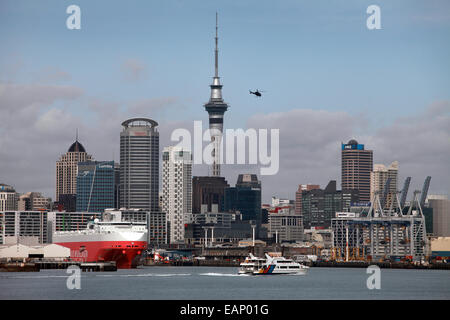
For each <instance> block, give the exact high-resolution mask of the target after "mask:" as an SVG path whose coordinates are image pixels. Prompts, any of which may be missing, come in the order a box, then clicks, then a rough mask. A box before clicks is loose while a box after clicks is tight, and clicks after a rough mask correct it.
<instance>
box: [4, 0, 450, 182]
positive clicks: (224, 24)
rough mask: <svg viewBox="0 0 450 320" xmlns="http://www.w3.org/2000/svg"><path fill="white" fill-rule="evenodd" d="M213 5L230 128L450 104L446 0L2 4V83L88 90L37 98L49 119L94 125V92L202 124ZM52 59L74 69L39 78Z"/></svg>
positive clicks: (372, 121)
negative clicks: (303, 115)
mask: <svg viewBox="0 0 450 320" xmlns="http://www.w3.org/2000/svg"><path fill="white" fill-rule="evenodd" d="M71 4H76V5H78V6H80V8H81V30H68V29H67V28H66V19H67V17H68V14H66V8H67V7H68V6H69V5H71ZM372 4H376V5H379V6H380V8H381V26H382V29H381V30H368V29H367V27H366V19H367V17H368V14H367V13H366V9H367V7H368V6H369V5H372ZM216 11H217V12H218V13H219V50H220V57H219V59H220V62H219V73H220V76H221V80H222V84H223V85H224V88H223V94H224V98H225V100H226V101H227V102H228V103H229V104H230V106H231V108H230V109H229V111H228V112H227V113H226V116H225V127H228V128H238V127H246V126H247V125H248V121H249V119H250V118H251V117H252V116H254V115H255V114H270V113H276V112H289V111H290V110H293V109H312V110H324V111H327V112H344V113H346V114H348V115H350V116H352V117H355V118H357V119H361V121H362V123H363V124H364V128H355V129H354V131H352V132H353V133H354V134H356V133H358V132H361V134H364V135H370V134H371V133H373V132H375V131H376V130H380V129H381V128H383V127H384V126H388V125H392V124H393V123H394V122H395V119H399V118H402V117H405V116H417V117H419V116H420V114H421V113H422V112H424V110H425V109H426V108H427V106H429V105H431V104H433V103H435V102H436V101H448V100H450V90H449V88H450V59H449V58H448V57H450V42H449V41H448V39H449V38H450V37H449V36H450V2H448V1H373V0H371V1H360V0H358V1H357V0H354V1H344V0H341V1H276V2H275V1H261V0H259V1H206V0H204V1H200V0H198V1H173V0H169V1H126V2H125V1H80V0H79V1H75V0H71V1H60V0H58V1H56V0H52V1H50V0H48V1H45V0H44V1H23V0H15V1H9V0H3V1H2V2H1V3H0V38H1V39H2V50H0V82H2V83H14V84H27V85H30V84H31V85H32V84H42V83H44V82H45V83H48V84H51V85H58V86H59V85H63V86H73V87H77V88H80V89H81V90H82V96H81V97H79V98H78V99H71V100H70V101H67V100H61V99H55V100H54V101H52V102H51V103H49V104H47V105H44V106H42V108H40V110H39V112H38V114H41V115H42V114H44V113H45V112H47V111H49V110H51V109H54V108H56V109H61V110H64V111H65V112H69V113H70V114H71V115H72V116H76V117H78V118H80V119H82V121H84V123H91V124H92V123H94V122H95V121H96V119H97V118H96V114H95V113H93V112H92V109H90V107H89V103H90V101H92V99H97V100H100V101H102V102H103V103H105V104H109V103H110V104H115V105H117V106H118V107H119V109H124V108H125V106H126V105H127V104H129V103H130V101H140V100H145V99H156V100H158V99H159V100H163V101H166V100H167V99H169V101H170V103H169V104H170V105H172V107H173V108H168V109H167V111H164V112H159V113H157V114H156V115H153V114H151V113H150V114H136V116H138V115H139V116H141V115H145V116H148V117H151V118H155V120H157V121H159V122H160V123H165V122H170V121H185V120H204V121H206V119H207V116H206V112H205V111H204V108H203V103H205V102H206V101H207V100H208V98H209V87H208V86H209V84H210V83H211V77H212V76H213V71H214V68H213V61H214V60H213V58H214V56H213V54H214V51H213V50H214V39H213V37H214V23H215V12H216ZM126 61H134V62H135V63H137V65H138V67H139V68H141V69H140V71H139V72H140V73H139V77H138V78H137V79H134V80H133V81H130V80H129V79H128V80H127V78H126V76H124V63H125V62H126ZM49 69H51V70H57V71H61V72H63V73H64V74H65V75H66V76H65V77H57V78H55V79H54V80H48V79H46V80H42V79H44V78H45V76H48V74H47V73H48V70H49ZM141 71H142V72H141ZM257 88H258V89H260V90H265V91H266V92H265V94H264V96H263V98H261V99H258V98H255V97H254V96H252V95H249V93H248V90H249V89H252V90H253V89H257ZM163 104H164V103H163ZM3 107H4V106H1V105H0V108H3ZM104 111H105V112H106V113H105V119H104V120H105V121H107V120H108V115H107V112H108V110H107V109H105V110H104ZM67 130H71V132H74V131H75V128H67ZM118 130H120V126H119V127H118ZM317 130H321V128H317ZM446 133H448V132H446ZM349 138H351V137H348V136H342V137H339V139H340V140H341V141H345V140H348V139H349ZM69 144H70V143H69ZM447 147H449V145H445V146H444V148H447ZM64 148H66V147H65V146H64V147H63V148H62V149H64ZM337 148H339V147H337ZM108 152H110V151H108ZM61 153H62V151H61ZM382 160H383V161H386V159H382ZM393 160H395V159H392V161H393ZM390 161H391V160H389V162H390ZM447 173H448V171H447ZM230 180H231V181H232V183H234V180H235V178H232V179H230ZM324 180H325V179H324ZM300 182H301V181H300ZM300 182H299V183H300ZM324 183H325V181H324ZM447 187H448V186H447ZM447 187H445V186H444V187H443V188H441V189H444V190H448V189H446V188H447Z"/></svg>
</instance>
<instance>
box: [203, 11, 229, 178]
mask: <svg viewBox="0 0 450 320" xmlns="http://www.w3.org/2000/svg"><path fill="white" fill-rule="evenodd" d="M217 29H218V27H217V13H216V38H215V40H216V49H215V51H214V52H215V55H214V57H215V73H214V77H213V83H212V84H211V85H210V87H211V96H210V98H209V101H208V103H206V104H205V110H206V111H207V112H208V115H209V129H210V130H211V142H212V143H213V144H214V150H213V154H212V156H213V164H212V176H213V177H220V144H221V140H222V132H223V115H224V113H225V111H227V109H228V105H227V104H226V103H225V102H224V101H223V98H222V85H221V84H220V78H219V49H218V39H219V38H218V37H217Z"/></svg>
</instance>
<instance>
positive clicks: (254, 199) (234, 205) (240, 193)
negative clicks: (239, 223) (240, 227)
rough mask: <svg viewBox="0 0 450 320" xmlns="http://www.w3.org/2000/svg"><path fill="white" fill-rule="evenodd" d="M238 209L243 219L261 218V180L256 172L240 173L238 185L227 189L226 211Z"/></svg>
mask: <svg viewBox="0 0 450 320" xmlns="http://www.w3.org/2000/svg"><path fill="white" fill-rule="evenodd" d="M236 210H238V211H240V212H241V214H242V220H258V221H260V220H261V182H260V181H259V180H258V177H257V176H256V174H240V175H239V176H238V181H237V183H236V186H235V187H231V188H226V189H225V211H236Z"/></svg>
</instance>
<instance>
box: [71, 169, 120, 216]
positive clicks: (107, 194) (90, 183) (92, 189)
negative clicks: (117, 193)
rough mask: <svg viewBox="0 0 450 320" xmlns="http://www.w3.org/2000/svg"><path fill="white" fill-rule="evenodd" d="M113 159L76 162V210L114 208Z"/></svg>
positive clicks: (101, 210) (88, 210) (94, 210)
mask: <svg viewBox="0 0 450 320" xmlns="http://www.w3.org/2000/svg"><path fill="white" fill-rule="evenodd" d="M114 176H115V174H114V161H86V162H79V163H78V175H77V197H76V202H77V205H76V207H77V211H78V212H103V211H104V210H105V209H107V208H114V207H115V204H114V184H115V183H114V181H115V177H114Z"/></svg>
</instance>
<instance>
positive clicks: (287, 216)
mask: <svg viewBox="0 0 450 320" xmlns="http://www.w3.org/2000/svg"><path fill="white" fill-rule="evenodd" d="M268 236H269V237H271V238H273V239H274V240H275V241H276V242H277V243H282V242H295V241H302V240H303V222H302V217H301V216H299V215H297V214H295V211H294V209H293V208H290V210H289V212H283V213H278V212H276V213H275V212H272V213H269V231H268Z"/></svg>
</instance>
